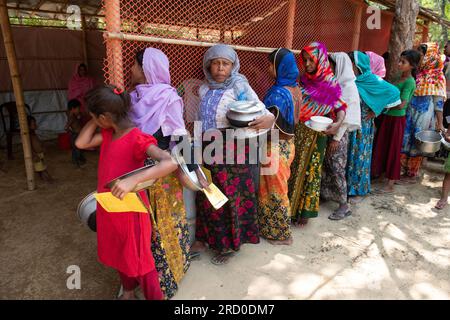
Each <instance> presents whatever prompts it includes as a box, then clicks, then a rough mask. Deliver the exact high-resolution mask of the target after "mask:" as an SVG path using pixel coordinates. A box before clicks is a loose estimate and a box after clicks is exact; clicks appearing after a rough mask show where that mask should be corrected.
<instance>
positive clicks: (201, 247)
mask: <svg viewBox="0 0 450 320" xmlns="http://www.w3.org/2000/svg"><path fill="white" fill-rule="evenodd" d="M205 250H206V245H205V244H204V243H203V242H201V241H195V242H194V244H193V245H192V247H191V252H203V251H205Z"/></svg>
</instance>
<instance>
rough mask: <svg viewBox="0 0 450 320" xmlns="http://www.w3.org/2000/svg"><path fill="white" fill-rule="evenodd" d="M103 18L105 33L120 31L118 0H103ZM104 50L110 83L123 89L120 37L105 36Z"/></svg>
mask: <svg viewBox="0 0 450 320" xmlns="http://www.w3.org/2000/svg"><path fill="white" fill-rule="evenodd" d="M105 20H106V31H107V33H120V1H119V0H109V1H105ZM106 40H107V41H106V52H107V53H108V61H107V63H108V70H109V74H110V75H111V79H110V80H111V81H110V82H111V83H112V84H114V85H116V86H118V87H120V88H122V89H124V88H125V84H124V76H123V57H122V41H123V40H124V39H122V38H120V37H115V38H113V37H110V38H106Z"/></svg>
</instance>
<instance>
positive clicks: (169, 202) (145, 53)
mask: <svg viewBox="0 0 450 320" xmlns="http://www.w3.org/2000/svg"><path fill="white" fill-rule="evenodd" d="M131 71H132V83H133V85H134V86H135V88H134V90H133V91H132V92H131V93H130V95H131V103H132V109H131V114H130V118H131V120H132V121H133V122H134V123H135V124H136V125H137V126H138V127H139V129H141V130H142V131H143V132H145V133H148V134H151V135H153V136H154V137H155V138H156V139H157V141H158V147H159V148H161V149H162V150H169V149H170V147H171V145H170V141H171V137H172V136H179V135H184V134H185V133H186V129H185V125H184V121H183V101H182V99H181V98H180V97H179V96H178V94H177V91H176V89H175V88H173V87H172V86H171V85H170V73H169V59H168V58H167V56H166V55H165V54H164V53H163V52H162V51H161V50H159V49H155V48H147V49H145V50H142V51H139V52H138V53H137V54H136V59H135V64H134V65H133V67H132V69H131ZM149 198H150V204H151V207H152V209H153V214H154V215H155V219H154V221H153V223H154V225H155V235H156V239H154V241H153V242H152V252H153V256H154V259H155V266H156V269H157V270H158V273H159V278H160V284H161V289H162V291H163V293H164V295H165V296H166V298H171V297H172V296H174V294H175V293H176V291H177V289H178V284H179V283H180V281H181V279H182V278H183V276H184V274H185V272H186V270H187V268H188V267H189V259H188V258H189V231H188V226H187V222H186V211H185V208H184V202H183V188H182V186H181V184H180V182H179V181H178V179H177V178H176V176H175V174H171V175H168V176H166V177H164V178H162V179H158V180H157V181H156V182H155V184H154V185H152V186H151V187H150V188H149Z"/></svg>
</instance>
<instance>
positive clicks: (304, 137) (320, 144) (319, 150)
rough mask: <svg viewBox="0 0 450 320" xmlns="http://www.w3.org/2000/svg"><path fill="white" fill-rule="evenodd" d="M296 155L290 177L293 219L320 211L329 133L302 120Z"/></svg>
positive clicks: (308, 216) (297, 136)
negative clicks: (309, 125) (311, 127)
mask: <svg viewBox="0 0 450 320" xmlns="http://www.w3.org/2000/svg"><path fill="white" fill-rule="evenodd" d="M294 139H295V157H294V161H293V162H292V165H291V177H290V179H289V200H290V202H291V214H292V219H291V220H292V222H294V223H297V222H299V220H300V219H301V218H315V217H317V216H318V214H319V204H320V183H321V178H322V164H323V158H324V154H325V148H326V145H327V136H326V135H324V134H322V133H319V132H317V131H314V130H312V129H310V128H308V127H307V126H306V125H305V124H303V123H299V124H298V125H297V127H296V129H295V138H294Z"/></svg>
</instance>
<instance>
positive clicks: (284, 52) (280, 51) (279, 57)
mask: <svg viewBox="0 0 450 320" xmlns="http://www.w3.org/2000/svg"><path fill="white" fill-rule="evenodd" d="M277 52H278V53H277ZM290 52H291V51H290V50H288V49H286V48H279V49H276V50H274V51H272V52H271V53H270V54H269V61H270V63H272V64H273V65H274V66H275V70H277V69H278V66H279V65H280V62H281V60H282V59H283V57H284V56H285V55H287V54H288V53H290ZM275 56H276V58H277V61H275Z"/></svg>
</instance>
